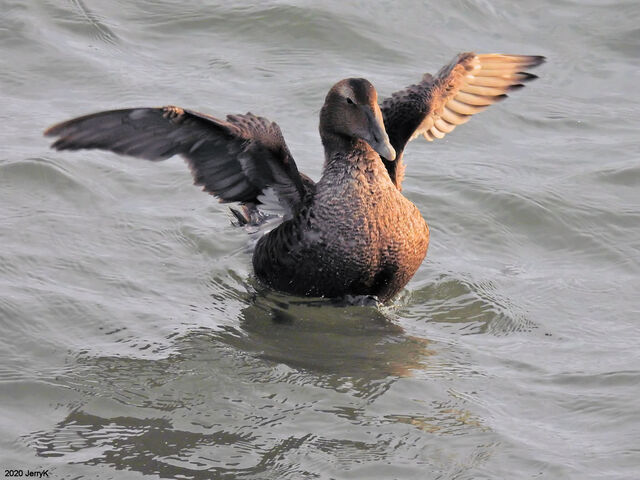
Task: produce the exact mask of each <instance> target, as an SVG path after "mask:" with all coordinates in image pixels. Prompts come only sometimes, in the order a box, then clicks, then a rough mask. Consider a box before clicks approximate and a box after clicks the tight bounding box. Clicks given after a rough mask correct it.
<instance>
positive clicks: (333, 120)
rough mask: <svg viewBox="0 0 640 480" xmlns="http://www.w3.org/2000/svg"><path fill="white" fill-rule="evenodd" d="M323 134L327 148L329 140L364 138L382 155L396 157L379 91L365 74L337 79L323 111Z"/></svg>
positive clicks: (321, 129)
mask: <svg viewBox="0 0 640 480" xmlns="http://www.w3.org/2000/svg"><path fill="white" fill-rule="evenodd" d="M320 136H321V137H322V141H323V143H324V144H325V148H327V146H328V144H330V142H332V141H335V140H336V139H343V140H347V141H349V142H352V141H353V140H358V139H359V140H364V141H365V142H367V143H368V144H369V145H370V146H371V148H373V149H374V150H375V151H376V152H378V154H379V155H380V156H381V157H384V158H385V159H387V160H394V159H395V158H396V151H395V150H394V148H393V147H392V146H391V143H390V142H389V135H387V131H386V130H385V128H384V120H383V119H382V112H381V111H380V107H379V106H378V92H376V89H375V88H374V87H373V85H371V83H370V82H369V81H368V80H365V79H364V78H347V79H345V80H341V81H339V82H338V83H336V84H335V85H334V86H333V87H332V88H331V90H329V93H328V94H327V97H326V98H325V101H324V105H323V107H322V110H321V111H320Z"/></svg>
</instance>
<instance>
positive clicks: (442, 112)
mask: <svg viewBox="0 0 640 480" xmlns="http://www.w3.org/2000/svg"><path fill="white" fill-rule="evenodd" d="M543 61H544V58H543V57H534V56H522V55H498V54H489V55H475V54H473V53H464V54H461V55H459V56H458V57H456V59H454V61H453V62H452V63H451V64H449V65H447V66H446V67H444V68H443V69H442V70H440V72H439V73H438V74H437V75H436V76H435V77H432V76H431V75H428V74H427V75H425V76H424V77H423V79H422V81H421V82H420V83H418V84H416V85H411V86H409V87H407V88H406V89H404V90H401V91H399V92H396V93H394V94H393V95H392V96H391V97H390V98H387V99H385V100H384V101H383V102H382V104H381V106H379V105H378V98H377V93H376V90H375V88H374V87H373V85H371V83H369V82H368V81H367V80H365V79H362V78H359V79H358V78H351V79H345V80H342V81H340V82H338V83H337V84H336V85H334V86H333V87H332V88H331V90H330V91H329V93H328V94H327V97H326V99H325V103H324V106H323V107H322V110H321V113H320V137H321V139H322V143H323V145H324V148H325V163H324V170H323V174H322V178H321V179H320V181H319V182H318V183H314V182H313V180H311V179H310V178H309V177H307V176H306V175H304V174H301V173H300V172H298V169H297V166H296V163H295V161H294V160H293V157H292V155H291V153H290V152H289V149H288V148H287V145H286V143H285V141H284V138H283V136H282V133H281V131H280V128H279V127H278V125H277V124H276V123H273V122H270V121H268V120H267V119H265V118H263V117H258V116H255V115H253V114H251V113H247V114H245V115H229V116H227V118H226V120H220V119H217V118H214V117H211V116H209V115H205V114H202V113H198V112H194V111H191V110H185V109H182V108H179V107H173V106H170V107H162V108H135V109H125V110H112V111H107V112H100V113H95V114H92V115H87V116H84V117H79V118H75V119H72V120H69V121H66V122H63V123H60V124H57V125H54V126H53V127H51V128H49V129H48V130H47V131H46V132H45V135H48V136H55V137H59V138H58V139H57V140H56V141H55V142H54V143H53V145H52V147H53V148H55V149H57V150H78V149H86V148H99V149H104V150H111V151H113V152H116V153H120V154H123V155H130V156H134V157H140V158H145V159H148V160H163V159H166V158H169V157H171V156H173V155H177V154H179V155H182V156H183V157H184V158H185V159H186V161H187V163H188V164H189V167H190V168H191V172H192V174H193V176H194V179H195V183H196V184H197V185H201V186H202V187H203V189H204V190H205V191H207V192H209V193H211V194H213V195H215V196H216V197H218V198H219V199H220V201H223V202H240V203H241V204H242V205H243V211H242V212H239V211H237V210H233V212H234V214H235V216H236V218H237V219H238V221H239V223H240V224H247V223H258V222H259V221H260V220H261V218H262V217H261V216H260V214H259V211H258V207H259V205H260V203H261V199H262V198H263V195H264V194H265V193H266V192H267V191H268V190H273V191H274V192H275V194H276V196H277V197H278V200H279V201H280V204H281V205H282V206H283V207H284V210H285V216H284V221H283V222H282V223H281V224H280V225H279V226H277V227H276V228H274V229H273V230H271V231H270V232H269V233H267V234H266V235H264V236H263V237H262V238H261V239H260V240H259V241H258V243H257V245H256V248H255V252H254V255H253V266H254V270H255V273H256V276H257V277H258V278H259V279H261V280H262V281H263V282H265V283H266V284H268V285H270V286H271V287H273V288H275V289H278V290H282V291H285V292H289V293H293V294H298V295H311V296H326V297H341V296H344V295H373V296H376V297H378V298H379V300H380V301H383V302H385V301H388V300H389V299H391V298H393V296H394V295H396V294H397V293H398V292H399V291H400V290H401V289H402V288H403V287H404V285H406V283H407V282H408V281H409V280H410V279H411V277H412V276H413V274H414V273H415V272H416V270H417V269H418V267H419V266H420V264H421V263H422V260H423V259H424V257H425V255H426V253H427V247H428V245H429V229H428V227H427V224H426V222H425V221H424V219H423V218H422V216H421V215H420V212H419V211H418V209H417V208H416V206H415V205H413V204H412V203H411V202H410V201H409V200H407V199H406V198H405V197H404V196H403V195H402V193H401V192H400V190H401V183H402V176H403V172H404V166H403V164H402V156H403V152H404V149H405V146H406V144H407V143H408V142H409V141H410V140H411V139H413V138H415V137H416V136H419V135H424V136H425V138H427V139H428V140H433V139H435V138H442V137H443V136H444V135H445V134H446V133H450V132H451V131H452V130H453V129H454V128H455V127H456V126H457V125H460V124H462V123H465V122H466V121H467V120H468V119H469V118H470V116H471V115H472V114H474V113H477V112H479V111H481V110H483V109H484V108H486V107H487V106H489V105H491V104H492V103H495V102H496V101H499V100H501V99H503V98H505V97H506V92H508V91H511V90H514V89H516V88H519V87H522V83H523V82H526V81H529V80H531V79H533V78H536V77H535V76H534V75H531V74H528V73H524V72H523V71H522V70H523V69H524V68H530V67H534V66H536V65H539V64H540V63H542V62H543Z"/></svg>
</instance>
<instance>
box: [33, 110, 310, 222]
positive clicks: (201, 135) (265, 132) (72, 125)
mask: <svg viewBox="0 0 640 480" xmlns="http://www.w3.org/2000/svg"><path fill="white" fill-rule="evenodd" d="M44 134H45V135H46V136H51V137H58V139H57V140H56V141H55V142H54V143H53V144H52V145H51V147H52V148H55V149H56V150H80V149H92V148H97V149H102V150H110V151H112V152H115V153H119V154H122V155H130V156H133V157H139V158H144V159H147V160H164V159H167V158H169V157H172V156H173V155H182V156H183V157H184V158H185V160H186V161H187V163H188V165H189V167H190V169H191V173H192V174H193V178H194V180H195V184H196V185H201V186H202V187H203V190H204V191H206V192H209V193H211V194H213V195H215V196H216V197H218V199H220V201H221V202H242V203H248V204H255V203H260V202H259V200H258V197H259V196H261V195H262V194H263V193H264V191H265V190H266V189H268V188H269V187H271V188H273V189H274V190H275V192H276V195H277V196H278V199H279V200H280V202H281V203H283V204H284V205H285V206H287V207H288V208H289V209H290V210H291V211H294V210H296V209H297V207H299V206H300V205H302V204H303V202H304V200H305V198H307V196H308V195H309V194H310V193H311V192H312V191H313V189H314V186H315V184H314V182H313V180H311V179H310V178H309V177H307V176H306V175H304V174H301V173H300V172H298V168H297V166H296V163H295V161H294V160H293V157H292V156H291V153H290V152H289V149H288V147H287V144H286V143H285V141H284V137H283V136H282V132H281V131H280V127H278V125H277V124H276V123H274V122H270V121H269V120H267V119H266V118H264V117H258V116H256V115H253V114H251V113H247V114H245V115H229V116H227V118H226V120H219V119H217V118H214V117H212V116H209V115H206V114H203V113H199V112H195V111H192V110H184V109H182V108H179V107H174V106H167V107H160V108H132V109H124V110H111V111H106V112H99V113H94V114H91V115H86V116H83V117H79V118H74V119H72V120H68V121H66V122H62V123H59V124H57V125H54V126H52V127H50V128H49V129H47V130H46V131H45V132H44Z"/></svg>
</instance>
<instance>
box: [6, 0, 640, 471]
mask: <svg viewBox="0 0 640 480" xmlns="http://www.w3.org/2000/svg"><path fill="white" fill-rule="evenodd" d="M0 12H1V13H0V51H1V55H0V99H1V100H2V109H1V111H0V117H1V120H2V129H0V137H1V142H2V148H1V149H0V238H1V242H2V243H1V244H2V248H1V249H0V431H1V432H2V435H0V467H1V468H2V470H5V469H23V470H25V471H26V470H27V469H30V470H42V469H48V470H49V472H50V475H51V477H52V478H69V479H72V478H73V479H78V478H101V479H108V478H118V479H119V478H126V479H136V478H184V479H191V478H193V479H210V478H224V479H232V478H247V479H296V480H297V479H313V478H317V479H360V478H361V479H385V480H387V479H472V478H473V479H478V478H487V479H494V478H550V479H558V478H575V479H596V478H597V479H600V478H606V479H622V478H624V479H634V478H639V477H638V476H639V475H640V474H639V473H638V472H639V471H640V407H639V406H638V396H639V395H640V349H639V348H638V345H639V338H640V327H639V326H638V320H639V318H638V317H639V314H640V302H639V300H638V298H639V297H638V291H639V290H640V277H639V273H640V240H639V238H640V143H639V139H640V136H639V135H638V129H639V127H640V95H639V94H638V84H639V83H640V68H639V63H638V62H639V61H640V29H639V27H638V25H640V3H639V2H637V1H635V0H633V1H615V2H614V1H606V0H601V1H589V2H582V1H580V2H579V1H569V0H561V1H542V2H529V3H525V2H509V1H506V0H497V1H490V0H456V1H452V2H409V1H400V2H386V1H385V2H382V1H380V2H369V1H367V2H364V1H361V2H344V1H327V2H292V3H285V2H246V1H239V2H213V1H207V2H201V1H193V0H191V1H185V2H167V1H163V2H157V1H136V2H130V1H124V0H122V1H116V0H110V1H97V0H74V1H63V0H58V1H53V0H38V1H36V0H31V1H23V0H21V1H17V0H0ZM466 50H475V51H478V52H493V51H497V52H504V53H523V54H539V55H545V56H547V58H548V61H547V63H546V64H545V65H543V66H542V67H540V68H538V69H537V70H536V74H538V75H539V76H540V79H539V80H537V81H536V82H533V83H531V84H529V85H528V86H527V88H525V89H523V90H521V91H519V92H516V93H514V95H512V98H510V99H509V100H507V101H506V102H504V103H501V104H500V105H497V106H494V107H491V108H490V109H489V111H487V112H485V113H482V114H480V115H479V116H477V117H474V118H473V119H472V121H471V122H469V123H468V124H466V125H464V126H462V127H459V128H457V129H456V131H455V132H453V133H452V134H450V135H447V137H446V138H445V139H444V140H440V141H437V142H433V143H427V142H425V141H424V140H420V141H415V142H413V143H412V144H411V145H410V146H409V148H408V150H407V152H406V154H405V160H406V163H407V165H408V166H407V178H406V181H405V193H406V195H407V196H408V197H409V198H410V199H411V200H412V201H413V202H414V203H416V205H418V207H419V208H420V210H421V211H422V213H423V215H424V216H425V218H426V219H427V221H428V222H429V224H430V226H431V233H432V236H431V246H430V250H429V255H428V257H427V259H426V260H425V262H424V264H423V265H422V267H421V268H420V270H419V271H418V273H417V274H416V276H415V277H414V279H413V280H412V281H411V282H410V283H409V285H408V286H407V288H406V289H405V290H404V291H403V293H402V294H401V295H400V296H399V298H397V299H396V300H395V301H394V302H393V303H392V304H391V305H389V306H385V307H381V308H377V307H373V306H345V305H340V304H334V303H330V302H318V301H314V300H305V299H300V298H295V297H289V296H285V295H281V294H278V293H275V292H269V291H266V290H265V289H264V288H263V287H261V286H260V285H259V284H258V283H257V282H256V281H255V279H254V278H253V276H252V271H251V267H250V253H249V251H248V248H247V245H248V241H247V236H246V234H245V232H243V231H242V230H240V229H236V228H234V227H233V226H232V225H231V222H230V215H229V213H228V210H227V207H226V206H225V205H221V204H219V203H217V202H216V201H215V199H214V198H212V197H210V196H207V195H204V194H203V193H201V192H200V191H199V189H197V188H194V187H193V186H192V180H191V177H190V175H189V172H188V169H187V168H186V167H185V165H184V164H183V162H182V160H180V159H177V158H176V159H171V160H169V161H167V162H164V163H157V164H152V163H146V162H144V161H141V160H135V159H130V158H122V157H118V156H116V155H113V154H109V153H105V152H94V151H92V152H60V153H58V152H54V151H52V150H49V148H48V143H49V142H48V140H47V139H44V138H43V137H42V131H43V129H44V128H46V127H47V126H48V125H50V124H52V123H54V122H57V121H60V120H64V119H66V118H69V117H72V116H77V115H80V114H84V113H90V112H92V111H97V110H103V109H109V108H117V107H126V106H145V105H151V106H153V105H165V104H176V105H182V106H185V107H191V108H195V109H199V110H203V111H205V112H208V113H211V114H214V115H218V116H222V115H224V114H226V113H242V112H246V111H248V110H251V111H252V112H254V113H257V114H261V115H264V116H267V117H269V118H271V119H273V120H277V121H278V123H279V124H280V125H281V127H282V129H283V131H284V134H285V137H286V138H287V142H288V144H289V146H290V148H291V150H292V152H293V155H294V157H295V158H296V161H297V162H298V165H299V168H300V169H301V170H302V171H304V172H305V173H307V174H309V175H311V176H312V177H314V178H316V179H317V178H318V177H319V174H320V170H321V166H322V149H321V145H320V142H319V138H318V134H317V121H318V113H319V109H320V106H321V104H322V101H323V98H324V95H325V94H326V91H327V90H328V88H329V87H330V86H331V85H332V84H333V83H334V82H336V81H337V80H339V79H341V78H344V77H346V76H363V77H366V78H368V79H369V80H371V81H372V82H373V84H374V85H376V87H377V89H378V91H379V92H380V94H381V95H383V96H384V95H388V94H390V93H391V92H392V91H394V90H396V89H399V88H401V87H404V86H405V85H407V84H409V83H412V82H414V81H416V80H418V79H419V78H420V76H421V75H422V73H424V72H435V71H436V70H438V69H439V68H440V67H441V66H442V65H443V64H444V63H445V62H448V61H449V60H450V59H451V58H452V57H453V56H454V55H455V54H456V53H458V52H460V51H466ZM0 473H2V474H4V473H5V472H4V471H2V472H0Z"/></svg>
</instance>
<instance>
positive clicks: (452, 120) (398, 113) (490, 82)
mask: <svg viewBox="0 0 640 480" xmlns="http://www.w3.org/2000/svg"><path fill="white" fill-rule="evenodd" d="M544 60H545V58H544V57H541V56H530V55H501V54H497V53H491V54H482V55H476V54H475V53H461V54H460V55H458V56H457V57H456V58H455V59H454V60H453V61H452V62H451V63H450V64H449V65H447V66H445V67H443V68H442V69H441V70H440V71H439V72H438V73H437V74H436V76H435V77H433V76H432V75H430V74H428V73H427V74H425V75H424V77H423V78H422V81H421V82H420V83H417V84H415V85H410V86H408V87H407V88H405V89H404V90H400V91H398V92H395V93H394V94H393V95H391V97H389V98H386V99H385V100H384V101H383V102H382V106H381V107H380V109H381V110H382V116H383V118H384V124H385V128H386V130H387V134H388V135H389V140H390V141H391V145H393V148H395V150H396V154H397V157H396V160H395V161H393V162H390V161H386V160H385V161H384V162H385V165H386V166H387V170H388V171H389V174H390V175H391V179H392V180H393V181H394V182H395V183H396V185H397V186H398V187H399V186H400V183H401V181H402V171H403V167H402V164H401V162H402V152H403V150H404V148H405V146H406V144H407V143H408V142H409V141H411V140H413V139H414V138H416V137H418V136H420V135H423V136H424V137H425V138H426V139H427V140H429V141H432V140H434V139H436V138H443V137H444V136H445V135H446V134H447V133H450V132H451V131H452V130H453V129H454V128H456V126H458V125H462V124H463V123H465V122H467V121H469V119H470V118H471V115H473V114H475V113H478V112H481V111H482V110H484V109H485V108H487V107H488V106H489V105H491V104H493V103H496V102H498V101H500V100H504V99H505V98H506V97H507V92H510V91H513V90H516V89H519V88H522V87H523V86H524V83H525V82H528V81H530V80H533V79H534V78H537V77H536V76H535V75H532V74H530V73H526V72H524V71H523V70H524V69H526V68H532V67H535V66H537V65H540V64H541V63H543V62H544Z"/></svg>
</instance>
